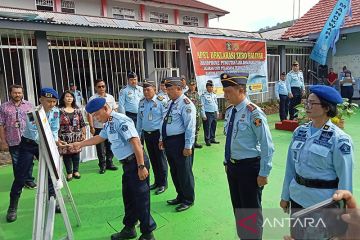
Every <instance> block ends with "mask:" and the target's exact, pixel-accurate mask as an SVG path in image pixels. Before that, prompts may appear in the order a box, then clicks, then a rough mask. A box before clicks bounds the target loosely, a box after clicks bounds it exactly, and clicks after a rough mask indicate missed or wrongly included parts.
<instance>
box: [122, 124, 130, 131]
mask: <svg viewBox="0 0 360 240" xmlns="http://www.w3.org/2000/svg"><path fill="white" fill-rule="evenodd" d="M128 129H129V128H128V126H127V125H122V127H121V131H123V132H126V131H127V130H128Z"/></svg>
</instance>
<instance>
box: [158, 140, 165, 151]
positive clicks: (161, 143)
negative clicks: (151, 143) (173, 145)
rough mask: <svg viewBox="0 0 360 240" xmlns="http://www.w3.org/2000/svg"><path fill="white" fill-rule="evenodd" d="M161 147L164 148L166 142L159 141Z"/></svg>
mask: <svg viewBox="0 0 360 240" xmlns="http://www.w3.org/2000/svg"><path fill="white" fill-rule="evenodd" d="M159 149H160V150H164V149H165V148H164V143H163V142H162V141H159Z"/></svg>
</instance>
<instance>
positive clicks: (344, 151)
mask: <svg viewBox="0 0 360 240" xmlns="http://www.w3.org/2000/svg"><path fill="white" fill-rule="evenodd" d="M339 149H340V151H341V153H342V154H350V152H351V146H350V145H349V144H347V143H343V144H342V145H341V146H340V148H339Z"/></svg>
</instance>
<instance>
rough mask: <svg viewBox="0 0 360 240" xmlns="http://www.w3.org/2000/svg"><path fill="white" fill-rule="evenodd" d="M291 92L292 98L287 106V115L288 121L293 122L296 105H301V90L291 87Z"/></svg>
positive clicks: (295, 114) (295, 115)
mask: <svg viewBox="0 0 360 240" xmlns="http://www.w3.org/2000/svg"><path fill="white" fill-rule="evenodd" d="M291 92H292V94H293V98H291V99H290V104H289V115H290V120H293V119H294V118H296V117H297V110H296V109H295V107H296V105H299V104H300V103H301V88H299V87H292V88H291Z"/></svg>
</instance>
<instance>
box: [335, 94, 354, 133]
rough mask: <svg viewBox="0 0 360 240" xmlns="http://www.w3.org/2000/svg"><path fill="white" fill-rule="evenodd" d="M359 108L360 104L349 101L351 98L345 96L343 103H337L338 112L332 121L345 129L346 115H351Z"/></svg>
mask: <svg viewBox="0 0 360 240" xmlns="http://www.w3.org/2000/svg"><path fill="white" fill-rule="evenodd" d="M357 108H359V105H358V104H356V103H349V99H347V98H343V103H341V104H338V105H337V111H338V114H337V115H336V116H335V117H333V118H331V121H332V122H333V123H334V124H335V125H337V126H338V127H339V128H341V129H344V127H345V126H344V124H345V121H344V117H351V115H353V114H355V110H356V109H357Z"/></svg>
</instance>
